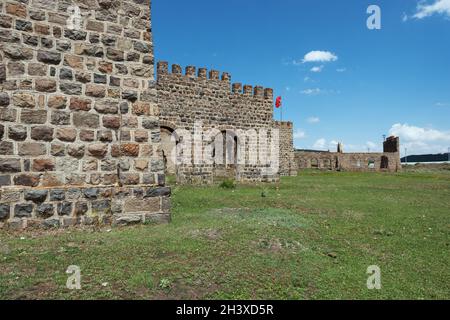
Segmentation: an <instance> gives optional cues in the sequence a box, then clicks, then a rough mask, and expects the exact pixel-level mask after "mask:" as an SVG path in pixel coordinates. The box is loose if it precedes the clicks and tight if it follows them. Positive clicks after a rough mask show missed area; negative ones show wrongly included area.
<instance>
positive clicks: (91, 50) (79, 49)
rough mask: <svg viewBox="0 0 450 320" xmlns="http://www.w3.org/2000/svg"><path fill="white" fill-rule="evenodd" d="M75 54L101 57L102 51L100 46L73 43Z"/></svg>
mask: <svg viewBox="0 0 450 320" xmlns="http://www.w3.org/2000/svg"><path fill="white" fill-rule="evenodd" d="M75 54H76V55H86V56H91V57H97V58H103V56H104V51H103V48H102V47H100V46H94V45H86V44H84V43H82V44H75Z"/></svg>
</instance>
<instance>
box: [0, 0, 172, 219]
mask: <svg viewBox="0 0 450 320" xmlns="http://www.w3.org/2000/svg"><path fill="white" fill-rule="evenodd" d="M70 6H78V8H79V9H80V11H81V28H80V29H79V30H76V29H70V28H69V25H68V21H73V20H71V18H70V17H71V15H70V14H69V13H68V12H69V10H72V9H71V8H69V7H70ZM73 12H74V11H72V13H73ZM75 22H76V21H75ZM0 88H1V93H0V138H1V141H0V186H1V196H0V201H1V202H0V224H1V225H3V226H14V227H25V226H29V225H43V226H59V225H62V226H67V225H73V224H91V223H96V222H107V223H109V222H113V223H128V222H141V221H144V220H146V219H147V220H148V219H150V220H155V221H168V220H169V217H170V215H169V212H170V211H169V209H170V201H169V197H170V189H169V188H165V187H164V184H165V177H164V168H163V160H162V156H161V146H160V128H159V119H158V107H157V99H156V88H155V82H154V57H153V43H152V34H151V23H150V0H118V1H112V0H51V1H50V0H25V1H24V0H22V1H13V0H8V1H2V3H1V5H0Z"/></svg>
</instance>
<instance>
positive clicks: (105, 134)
mask: <svg viewBox="0 0 450 320" xmlns="http://www.w3.org/2000/svg"><path fill="white" fill-rule="evenodd" d="M98 140H99V141H101V142H112V141H113V133H112V131H110V130H103V131H100V132H99V133H98Z"/></svg>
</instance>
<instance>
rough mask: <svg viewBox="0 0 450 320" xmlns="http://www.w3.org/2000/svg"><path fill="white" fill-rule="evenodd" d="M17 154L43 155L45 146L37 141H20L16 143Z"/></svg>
mask: <svg viewBox="0 0 450 320" xmlns="http://www.w3.org/2000/svg"><path fill="white" fill-rule="evenodd" d="M18 147H19V155H21V156H31V157H37V156H42V155H45V154H46V152H47V148H46V146H45V144H44V143H37V142H21V143H19V144H18Z"/></svg>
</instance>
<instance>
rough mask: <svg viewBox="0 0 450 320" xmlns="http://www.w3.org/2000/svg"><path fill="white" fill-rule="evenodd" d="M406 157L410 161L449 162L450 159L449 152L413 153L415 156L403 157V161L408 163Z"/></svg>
mask: <svg viewBox="0 0 450 320" xmlns="http://www.w3.org/2000/svg"><path fill="white" fill-rule="evenodd" d="M406 158H408V162H447V161H449V154H448V153H439V154H421V155H413V156H408V157H403V158H402V159H401V161H402V163H406Z"/></svg>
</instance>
